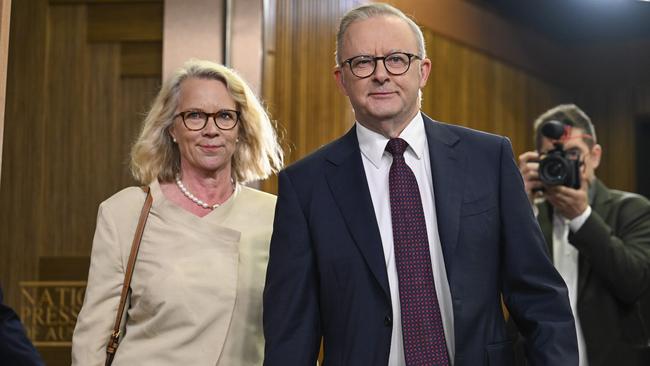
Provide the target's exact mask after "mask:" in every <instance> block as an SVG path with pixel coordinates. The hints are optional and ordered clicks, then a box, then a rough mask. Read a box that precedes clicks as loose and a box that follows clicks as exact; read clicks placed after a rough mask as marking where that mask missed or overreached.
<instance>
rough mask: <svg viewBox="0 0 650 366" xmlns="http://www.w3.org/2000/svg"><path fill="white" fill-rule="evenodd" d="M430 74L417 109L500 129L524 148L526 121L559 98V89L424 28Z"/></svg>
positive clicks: (518, 149)
mask: <svg viewBox="0 0 650 366" xmlns="http://www.w3.org/2000/svg"><path fill="white" fill-rule="evenodd" d="M423 30H424V37H425V41H426V46H427V55H428V56H429V58H430V59H431V62H432V70H431V75H430V76H429V80H428V82H427V86H426V87H425V88H424V90H423V100H422V110H423V111H424V112H425V113H427V114H428V115H429V116H430V117H432V118H433V119H436V120H439V121H443V122H448V123H453V124H458V125H462V126H466V127H470V128H475V129H479V130H483V131H488V132H492V133H496V134H499V135H504V136H507V137H509V138H510V140H511V141H512V144H513V150H514V152H515V155H518V154H520V153H522V152H524V151H525V150H526V149H528V148H530V146H531V142H532V140H533V139H532V123H531V122H530V121H532V120H533V119H534V118H535V117H536V116H538V115H539V114H541V113H542V112H544V111H545V110H546V109H548V108H550V107H552V106H553V105H555V104H557V103H559V102H560V101H561V100H563V98H565V96H564V93H563V92H562V90H561V89H559V88H557V87H555V86H553V85H551V84H549V83H547V82H544V81H542V80H540V79H538V78H536V77H534V76H531V75H529V74H527V73H526V72H524V71H521V70H520V69H517V68H515V67H512V66H509V65H507V64H505V63H503V62H501V61H499V60H495V59H493V58H490V57H488V56H486V55H485V54H483V53H481V52H477V51H475V50H473V49H471V48H468V47H466V46H463V45H461V44H458V43H456V42H454V41H451V40H449V39H447V38H445V37H442V36H439V35H436V34H435V33H433V32H431V31H430V30H428V29H426V28H424V29H423Z"/></svg>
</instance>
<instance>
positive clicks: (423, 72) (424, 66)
mask: <svg viewBox="0 0 650 366" xmlns="http://www.w3.org/2000/svg"><path fill="white" fill-rule="evenodd" d="M429 74H431V60H429V59H428V58H425V59H424V60H422V61H421V62H420V89H422V88H424V86H425V85H427V80H428V79H429Z"/></svg>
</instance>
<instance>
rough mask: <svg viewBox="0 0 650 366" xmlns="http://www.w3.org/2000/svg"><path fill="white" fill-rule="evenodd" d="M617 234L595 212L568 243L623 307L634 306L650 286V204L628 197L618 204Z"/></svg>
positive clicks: (643, 200)
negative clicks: (624, 305)
mask: <svg viewBox="0 0 650 366" xmlns="http://www.w3.org/2000/svg"><path fill="white" fill-rule="evenodd" d="M616 215H617V217H616V226H617V228H616V231H614V230H613V229H612V228H611V227H610V226H609V225H608V224H607V223H606V222H605V220H603V218H602V217H601V216H600V215H599V214H598V213H597V212H596V210H592V212H591V215H590V216H589V218H588V219H587V221H585V223H584V224H583V225H582V227H581V228H580V230H578V231H577V232H576V233H571V234H570V236H569V242H570V243H571V244H573V245H574V246H575V247H576V248H577V249H578V250H579V251H580V255H581V256H584V258H585V259H586V260H587V261H588V262H589V264H590V265H591V269H592V270H593V271H594V272H596V273H597V274H598V276H599V277H600V278H602V279H604V280H605V283H606V284H607V285H609V286H608V287H609V290H610V291H611V292H612V293H613V294H614V295H615V296H616V297H617V298H618V299H619V300H620V301H622V302H623V303H627V304H632V303H634V302H635V301H636V300H637V299H639V297H641V296H642V295H643V294H644V292H645V291H646V290H647V289H648V286H650V204H649V203H648V201H647V200H646V199H644V198H642V197H640V196H637V195H632V194H628V195H627V196H625V197H623V198H622V199H621V201H620V202H619V203H618V207H617V210H616Z"/></svg>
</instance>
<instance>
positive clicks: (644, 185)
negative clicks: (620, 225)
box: [635, 115, 650, 198]
mask: <svg viewBox="0 0 650 366" xmlns="http://www.w3.org/2000/svg"><path fill="white" fill-rule="evenodd" d="M635 132H636V133H635V136H636V190H637V192H638V193H640V194H642V195H644V196H646V197H647V198H650V115H643V116H640V117H639V118H638V119H637V122H636V131H635Z"/></svg>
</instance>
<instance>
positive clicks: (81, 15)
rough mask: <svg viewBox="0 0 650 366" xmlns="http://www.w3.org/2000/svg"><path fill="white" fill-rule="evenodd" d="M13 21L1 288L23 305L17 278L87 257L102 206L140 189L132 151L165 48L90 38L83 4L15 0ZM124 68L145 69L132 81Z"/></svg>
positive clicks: (1, 193)
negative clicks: (41, 265)
mask: <svg viewBox="0 0 650 366" xmlns="http://www.w3.org/2000/svg"><path fill="white" fill-rule="evenodd" d="M126 5H128V4H126ZM133 5H134V6H136V5H137V4H136V3H133ZM154 5H156V4H154ZM120 6H125V3H123V4H121V5H120ZM157 6H160V1H159V2H158V4H157ZM136 13H137V12H136ZM12 16H13V18H14V19H15V22H12V23H13V25H12V30H11V32H12V38H11V45H10V49H11V50H10V59H9V65H10V66H9V70H10V72H9V83H8V91H9V93H8V98H7V123H6V129H5V132H6V135H5V159H4V161H3V171H4V172H5V173H6V174H3V176H2V184H1V188H0V206H1V207H0V240H1V242H2V243H3V245H0V276H1V277H0V282H2V283H3V286H4V287H5V288H6V290H7V302H8V303H9V304H10V305H12V306H14V307H16V306H17V305H18V304H19V302H18V299H19V296H18V291H17V285H18V282H19V281H25V280H36V279H40V280H46V279H47V278H40V276H39V273H38V267H37V263H38V260H39V257H43V256H46V257H51V258H56V257H63V256H86V257H87V256H88V255H89V254H90V248H91V244H92V236H93V231H94V227H95V220H96V214H97V207H98V204H99V202H101V201H102V200H104V199H106V198H107V197H109V196H110V195H112V194H113V193H114V192H116V191H117V190H119V189H121V188H123V187H125V186H128V185H132V184H133V181H132V179H131V178H130V176H129V173H128V152H129V149H130V146H131V143H132V142H133V139H134V138H135V136H136V134H137V133H138V131H139V128H140V123H141V121H142V119H143V116H144V112H145V111H146V109H147V107H148V105H149V103H151V100H152V99H153V96H154V95H155V93H156V92H157V89H158V87H159V86H160V81H159V80H160V66H159V65H158V66H157V67H155V66H156V65H154V63H152V62H150V61H151V59H152V58H155V57H156V55H155V53H156V52H158V55H157V58H158V60H159V61H160V59H161V53H162V52H161V47H160V44H161V43H160V42H158V44H157V45H156V44H151V43H147V45H148V46H151V47H149V48H148V51H151V52H144V53H143V52H134V50H133V49H132V47H133V45H132V44H129V43H128V42H127V45H126V47H125V48H126V52H124V50H123V47H124V43H123V42H121V39H119V37H118V38H116V39H111V37H99V38H101V39H105V40H106V41H101V42H97V41H93V42H89V41H88V33H87V30H88V29H91V28H92V26H91V24H89V21H90V20H91V19H90V18H89V17H88V5H86V4H83V3H80V4H71V3H65V4H62V5H57V4H55V5H52V4H48V2H47V1H45V0H42V1H28V2H14V8H13V13H12ZM147 16H148V17H151V16H152V15H151V14H148V15H147ZM159 22H162V15H160V19H159ZM161 32H162V30H161V29H159V34H158V35H157V36H155V37H154V38H158V39H160V38H161V34H160V33H161ZM131 38H134V39H139V38H146V37H141V36H138V35H137V34H136V35H133V36H132V37H131ZM129 47H131V49H129ZM152 50H153V51H152ZM135 51H140V50H135ZM125 54H126V55H128V59H127V61H126V62H124V61H123V60H122V58H123V56H124V55H125ZM125 64H127V65H128V64H132V65H133V64H135V65H137V66H138V67H139V68H140V69H139V70H140V71H139V72H138V73H131V74H128V73H127V75H126V76H129V77H128V78H124V77H123V76H125V75H123V70H124V65H125ZM147 65H148V66H147ZM140 74H142V75H148V76H147V77H137V76H138V75H140ZM5 243H7V244H5Z"/></svg>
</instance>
